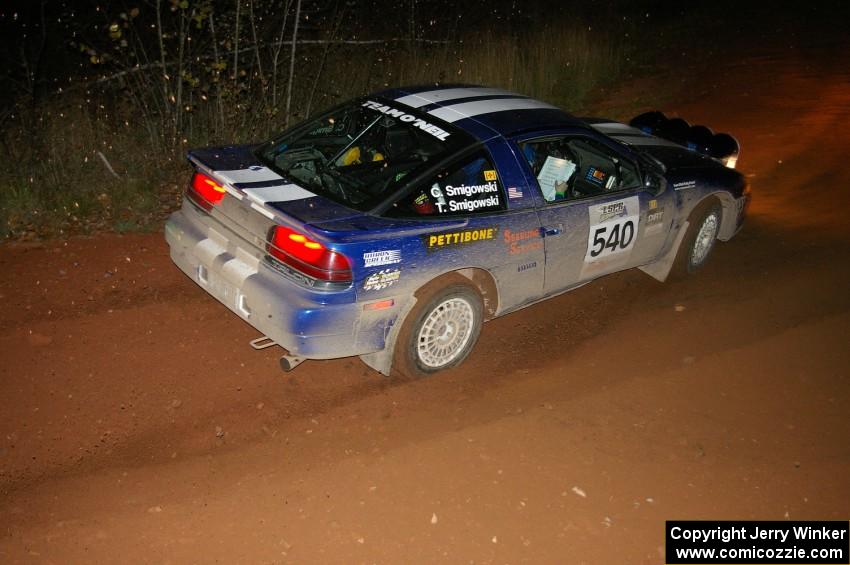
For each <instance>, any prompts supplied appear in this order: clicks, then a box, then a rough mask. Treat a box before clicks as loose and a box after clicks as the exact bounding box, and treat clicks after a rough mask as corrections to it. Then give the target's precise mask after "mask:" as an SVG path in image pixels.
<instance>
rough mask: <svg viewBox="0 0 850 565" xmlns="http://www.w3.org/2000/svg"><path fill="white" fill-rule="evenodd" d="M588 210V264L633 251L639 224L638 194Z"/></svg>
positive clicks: (586, 255) (586, 258)
mask: <svg viewBox="0 0 850 565" xmlns="http://www.w3.org/2000/svg"><path fill="white" fill-rule="evenodd" d="M588 213H589V214H590V230H589V232H588V234H587V253H586V254H585V256H584V261H585V263H595V262H598V261H602V260H605V259H607V258H610V257H612V256H621V255H623V254H628V253H630V252H631V250H632V249H633V248H634V245H635V240H636V239H637V233H638V226H639V225H640V203H639V200H638V197H637V196H630V197H629V198H624V199H623V200H616V201H614V202H606V203H605V204H597V205H596V206H590V207H589V208H588Z"/></svg>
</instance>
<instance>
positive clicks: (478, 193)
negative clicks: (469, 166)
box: [431, 171, 501, 214]
mask: <svg viewBox="0 0 850 565" xmlns="http://www.w3.org/2000/svg"><path fill="white" fill-rule="evenodd" d="M484 173H485V175H486V173H487V171H484ZM431 196H433V197H434V199H435V202H434V204H435V205H436V206H437V211H438V212H439V213H440V214H443V213H445V212H459V211H465V212H474V211H475V210H478V209H498V208H499V207H500V206H501V200H500V198H499V185H498V184H497V183H496V181H495V180H491V181H489V182H486V183H484V184H462V185H459V186H454V185H451V184H450V185H447V186H445V187H440V185H439V184H438V183H434V184H433V185H432V186H431Z"/></svg>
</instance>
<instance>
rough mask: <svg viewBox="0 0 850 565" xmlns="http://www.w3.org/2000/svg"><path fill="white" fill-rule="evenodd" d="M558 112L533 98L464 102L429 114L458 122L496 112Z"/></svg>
mask: <svg viewBox="0 0 850 565" xmlns="http://www.w3.org/2000/svg"><path fill="white" fill-rule="evenodd" d="M546 109H550V110H557V109H558V108H557V107H556V106H552V105H551V104H547V103H545V102H540V101H539V100H533V99H531V98H497V99H495V100H479V101H477V102H462V103H460V104H452V105H451V106H445V107H443V108H436V109H434V110H431V111H430V112H428V113H429V114H430V115H432V116H434V117H436V118H440V119H441V120H445V121H447V122H450V123H451V122H456V121H458V120H462V119H464V118H471V117H473V116H479V115H481V114H493V113H495V112H506V111H508V110H546Z"/></svg>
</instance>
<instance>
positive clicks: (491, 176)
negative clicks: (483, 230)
mask: <svg viewBox="0 0 850 565" xmlns="http://www.w3.org/2000/svg"><path fill="white" fill-rule="evenodd" d="M504 203H505V200H504V196H503V192H502V183H501V181H500V180H499V178H498V174H497V173H496V167H494V166H493V162H492V161H491V160H490V158H489V157H488V156H487V155H486V154H485V153H484V152H483V151H479V152H477V153H475V154H473V155H472V156H471V157H466V158H464V159H461V160H460V161H456V162H455V163H453V164H451V165H449V166H448V167H446V168H445V169H443V170H442V171H440V172H439V173H437V174H436V175H434V176H433V177H432V178H430V179H429V180H427V181H426V182H424V183H422V184H421V185H420V186H419V187H417V188H416V189H415V190H414V191H413V192H412V193H410V194H408V195H407V196H405V197H404V198H402V199H400V200H399V201H398V202H396V203H395V204H393V207H392V208H390V210H389V211H388V213H389V215H391V216H396V217H410V216H458V215H469V214H477V213H482V212H495V211H498V210H503V209H504V207H505V205H504Z"/></svg>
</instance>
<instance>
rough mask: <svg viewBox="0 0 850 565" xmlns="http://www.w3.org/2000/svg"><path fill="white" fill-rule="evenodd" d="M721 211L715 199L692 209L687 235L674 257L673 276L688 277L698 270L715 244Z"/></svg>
mask: <svg viewBox="0 0 850 565" xmlns="http://www.w3.org/2000/svg"><path fill="white" fill-rule="evenodd" d="M722 214H723V211H722V209H721V208H720V203H719V202H718V201H717V199H716V198H713V197H712V198H710V199H709V200H706V201H704V202H702V203H700V205H699V206H697V207H696V209H694V211H693V212H692V213H691V217H690V218H689V220H688V222H689V224H690V225H689V226H688V233H687V234H685V238H684V239H683V240H682V244H681V247H680V248H679V254H678V256H677V257H676V266H675V274H677V275H682V276H683V275H689V274H693V273H695V272H697V271H698V270H700V269H701V268H702V267H703V266H704V265H705V264H706V263H707V262H708V257H709V256H710V255H711V252H712V250H713V249H714V244H715V243H717V234H718V233H719V232H720V221H721V220H722V217H723V216H722Z"/></svg>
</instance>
